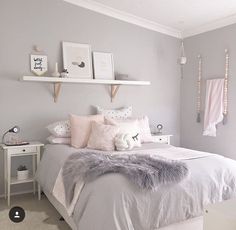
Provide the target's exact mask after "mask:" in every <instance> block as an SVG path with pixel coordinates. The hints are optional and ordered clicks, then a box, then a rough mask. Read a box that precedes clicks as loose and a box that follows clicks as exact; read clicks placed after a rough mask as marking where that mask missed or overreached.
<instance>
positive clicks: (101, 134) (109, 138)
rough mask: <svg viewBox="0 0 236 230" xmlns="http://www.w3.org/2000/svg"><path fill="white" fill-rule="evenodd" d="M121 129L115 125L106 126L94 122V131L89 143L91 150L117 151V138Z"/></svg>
mask: <svg viewBox="0 0 236 230" xmlns="http://www.w3.org/2000/svg"><path fill="white" fill-rule="evenodd" d="M118 132H119V128H118V127H117V126H114V125H104V124H101V123H97V122H95V121H93V122H92V131H91V134H90V137H89V141H88V146H87V147H88V148H89V149H98V150H104V151H114V150H115V136H116V134H117V133H118Z"/></svg>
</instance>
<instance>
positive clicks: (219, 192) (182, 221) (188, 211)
mask: <svg viewBox="0 0 236 230" xmlns="http://www.w3.org/2000/svg"><path fill="white" fill-rule="evenodd" d="M76 151H78V150H77V149H74V148H72V147H69V146H66V145H48V146H46V149H45V153H44V156H43V158H42V161H41V163H40V166H39V170H38V172H37V178H38V181H39V183H40V184H41V186H42V189H43V191H44V193H45V194H46V196H47V197H48V199H49V201H50V202H51V203H52V204H53V206H54V207H55V208H56V209H57V210H58V212H59V213H60V214H61V215H62V216H63V217H64V219H65V220H66V222H67V223H68V224H69V225H70V226H71V228H72V229H73V230H77V229H78V230H88V229H94V228H93V227H91V225H90V224H91V222H92V223H93V224H94V225H95V226H97V227H96V230H100V229H103V230H106V229H105V228H103V227H101V226H102V224H103V223H101V219H102V218H103V216H106V218H108V219H109V221H110V222H109V221H108V222H109V223H108V224H107V226H108V228H107V229H109V230H110V229H114V230H116V229H122V230H126V229H128V230H131V229H135V230H136V229H137V227H133V226H132V221H133V222H135V221H136V220H137V222H139V221H143V220H144V218H147V217H145V216H143V217H142V216H140V215H139V216H138V218H137V216H136V217H135V218H133V217H132V215H133V213H132V215H131V216H129V214H130V213H129V211H127V210H125V211H124V212H123V211H122V212H121V213H119V215H117V216H115V217H114V213H113V214H110V213H112V211H111V210H106V208H105V207H103V203H102V201H100V200H102V199H104V191H103V189H104V190H105V191H106V188H108V187H106V186H108V185H111V184H112V183H113V182H114V183H116V182H117V183H123V184H122V188H125V190H124V191H128V193H129V192H130V191H131V193H130V194H131V196H132V197H133V196H136V195H137V189H134V188H133V185H130V182H129V181H127V179H126V178H124V177H123V176H122V175H121V176H120V175H105V176H102V177H100V178H97V179H96V181H94V182H91V183H89V184H85V186H84V187H83V189H82V191H81V193H80V194H79V196H78V197H79V199H78V200H77V201H76V203H75V206H74V211H73V214H72V215H71V216H70V214H69V213H68V209H67V208H65V206H64V205H63V202H61V200H60V199H58V197H57V198H56V197H55V196H54V195H55V194H54V188H55V184H56V183H57V181H58V178H59V176H58V175H59V174H60V173H59V172H60V170H61V168H62V166H63V164H64V162H65V161H66V159H67V158H68V156H69V155H70V154H72V153H74V152H76ZM134 151H139V152H142V151H144V152H145V151H149V152H150V151H151V152H152V151H154V152H157V154H158V155H160V156H162V157H163V156H166V157H167V158H172V157H173V158H174V159H179V160H181V159H182V160H183V161H185V162H186V164H187V165H188V166H189V167H190V171H191V174H190V177H189V178H188V179H186V180H185V181H184V182H183V183H181V184H180V185H178V186H177V187H175V188H170V189H169V188H161V190H159V193H156V194H155V193H153V194H151V195H150V194H149V196H150V197H152V199H154V200H155V199H156V197H157V196H160V197H161V196H162V194H164V193H166V192H167V193H168V196H169V197H168V199H167V201H166V203H164V206H163V207H164V208H163V207H162V208H161V209H158V208H159V207H158V205H159V204H157V206H156V207H155V208H157V209H156V210H158V211H156V212H155V211H153V210H155V209H152V211H153V212H152V214H150V217H152V216H154V217H155V218H159V217H158V215H160V216H161V215H162V216H163V217H162V219H161V218H160V220H158V222H157V221H156V220H155V221H154V222H153V223H155V224H152V226H153V227H152V228H150V227H147V228H145V227H144V228H142V227H140V228H139V227H138V229H142V230H143V229H145V230H146V229H148V230H155V229H160V230H174V229H175V230H180V229H181V230H185V229H186V230H187V229H188V230H189V229H191V230H202V229H203V218H202V211H203V207H204V205H206V204H208V203H214V202H219V201H222V200H225V199H230V198H233V197H236V183H235V181H236V162H235V161H233V160H230V159H228V158H224V157H222V156H218V155H214V154H209V153H203V152H197V151H192V150H188V149H183V148H175V147H173V146H168V145H164V144H158V143H155V144H154V143H152V144H145V145H143V147H142V148H141V149H139V150H137V149H135V150H134ZM184 159H185V160H184ZM209 165H210V166H211V167H209ZM203 178H204V180H203ZM106 183H107V184H106ZM112 187H114V188H110V187H109V189H114V190H111V191H113V193H114V196H115V193H117V194H118V195H119V191H118V189H119V186H118V187H116V186H112ZM117 188H118V189H117ZM166 189H169V190H166ZM197 189H198V191H197ZM171 190H173V191H171ZM99 191H100V193H99ZM101 191H102V192H101ZM61 192H62V193H64V192H63V191H61ZM140 194H141V195H140ZM186 194H187V195H186ZM90 196H91V197H92V198H89V197H90ZM149 196H147V197H149ZM195 196H196V197H195ZM140 197H141V199H142V198H143V197H144V198H145V199H146V197H145V194H142V192H141V193H140V191H138V195H137V197H135V199H136V200H137V202H140V201H139V198H140ZM105 198H106V199H107V200H109V199H113V198H112V196H111V198H109V196H107V197H106V194H105ZM158 199H159V198H158ZM181 200H182V201H181ZM108 202H109V201H108ZM112 202H113V201H112ZM145 202H146V201H144V202H143V201H142V202H141V203H140V204H139V205H143V206H145ZM181 202H182V203H181ZM178 203H181V204H180V205H179V207H177V206H178ZM112 205H120V202H118V203H116V201H114V202H113V203H112ZM132 205H133V204H131V206H132ZM98 207H103V209H101V210H102V211H101V213H99V212H98V210H99V209H98V210H96V209H97V208H98ZM183 207H184V208H183ZM134 212H135V211H134ZM153 213H154V215H153ZM175 213H178V215H176V214H175ZM99 215H100V216H99ZM115 215H116V214H115ZM168 215H169V216H170V217H171V216H172V217H171V218H170V221H169V220H168V217H165V216H168ZM98 217H99V218H98ZM113 217H114V219H115V221H114V222H116V223H115V225H116V226H118V227H117V228H116V227H112V226H114V225H113V220H111V219H112V218H113ZM124 220H127V221H130V222H131V225H129V226H127V227H122V224H123V223H121V222H123V221H124ZM109 225H110V226H109ZM154 225H155V226H154ZM92 226H93V225H92ZM134 226H135V224H134Z"/></svg>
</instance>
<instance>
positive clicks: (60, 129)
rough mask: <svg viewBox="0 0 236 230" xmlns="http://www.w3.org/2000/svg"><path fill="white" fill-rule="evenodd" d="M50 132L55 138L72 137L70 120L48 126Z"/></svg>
mask: <svg viewBox="0 0 236 230" xmlns="http://www.w3.org/2000/svg"><path fill="white" fill-rule="evenodd" d="M47 129H48V131H49V132H50V133H51V134H52V135H53V136H54V137H71V127H70V122H69V120H67V121H58V122H55V123H53V124H50V125H48V126H47Z"/></svg>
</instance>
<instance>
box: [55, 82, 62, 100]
mask: <svg viewBox="0 0 236 230" xmlns="http://www.w3.org/2000/svg"><path fill="white" fill-rule="evenodd" d="M60 92H61V83H54V102H55V103H57V101H58V97H59V95H60Z"/></svg>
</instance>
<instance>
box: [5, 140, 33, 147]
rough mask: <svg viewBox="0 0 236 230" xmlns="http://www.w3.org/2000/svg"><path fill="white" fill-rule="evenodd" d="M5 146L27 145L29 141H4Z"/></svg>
mask: <svg viewBox="0 0 236 230" xmlns="http://www.w3.org/2000/svg"><path fill="white" fill-rule="evenodd" d="M4 145H6V146H21V145H29V142H26V141H23V142H20V143H4Z"/></svg>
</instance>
